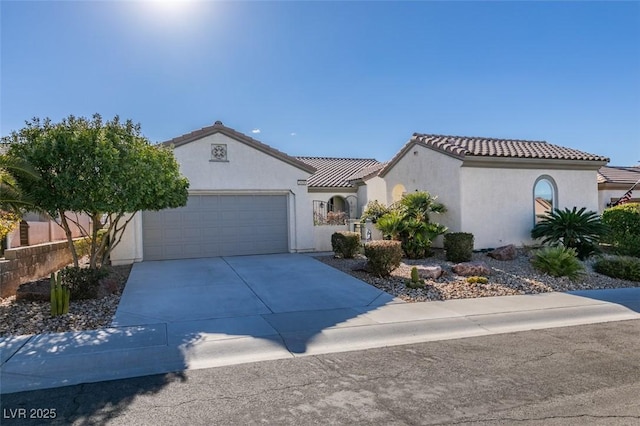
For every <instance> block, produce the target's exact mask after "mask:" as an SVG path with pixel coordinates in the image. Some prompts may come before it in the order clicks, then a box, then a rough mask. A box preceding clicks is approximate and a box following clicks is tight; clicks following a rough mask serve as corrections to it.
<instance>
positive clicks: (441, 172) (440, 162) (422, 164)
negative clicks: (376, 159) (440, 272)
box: [384, 146, 462, 246]
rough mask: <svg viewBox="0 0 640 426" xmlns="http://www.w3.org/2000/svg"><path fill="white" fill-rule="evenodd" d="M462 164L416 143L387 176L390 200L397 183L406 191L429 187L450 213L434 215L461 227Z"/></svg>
mask: <svg viewBox="0 0 640 426" xmlns="http://www.w3.org/2000/svg"><path fill="white" fill-rule="evenodd" d="M461 164H462V162H461V161H460V160H457V159H455V158H452V157H449V156H447V155H444V154H440V153H439V152H436V151H434V150H431V149H429V148H425V147H422V146H414V147H413V148H412V149H410V150H409V151H407V153H406V154H405V155H404V156H403V157H402V158H401V159H400V160H399V161H398V162H397V163H396V164H395V165H394V166H393V168H392V169H391V170H389V171H388V172H387V174H386V175H385V176H384V179H385V181H386V202H387V204H390V203H392V202H393V201H394V199H393V198H394V197H393V195H394V194H393V188H394V187H395V186H396V185H398V184H400V185H403V186H404V187H405V190H406V192H407V193H409V192H415V191H427V192H429V193H430V194H431V195H434V196H437V197H438V202H440V203H442V204H444V205H445V206H446V208H447V213H444V214H441V215H433V217H432V218H431V219H432V220H433V221H434V222H437V223H441V224H443V225H445V226H446V227H448V228H449V229H451V230H459V229H460V165H461ZM439 242H440V240H438V241H437V242H436V243H435V245H436V246H437V245H439Z"/></svg>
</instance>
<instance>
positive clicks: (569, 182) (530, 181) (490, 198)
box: [456, 167, 598, 249]
mask: <svg viewBox="0 0 640 426" xmlns="http://www.w3.org/2000/svg"><path fill="white" fill-rule="evenodd" d="M460 170H461V175H460V176H461V185H460V187H461V190H462V193H461V213H462V217H461V219H462V220H461V227H460V229H456V230H459V231H463V232H472V233H473V234H474V237H475V248H476V249H480V248H489V247H497V246H501V245H505V244H516V245H522V244H530V243H532V240H531V237H530V232H531V229H532V228H533V226H534V212H533V208H534V202H533V187H534V184H535V182H536V179H537V178H538V177H540V176H542V175H547V176H550V177H552V178H553V179H554V181H555V183H556V187H557V189H558V193H557V194H556V199H557V203H558V205H557V206H554V207H559V208H561V209H562V208H565V207H569V208H572V207H574V206H576V207H578V208H580V207H587V209H589V210H593V211H598V189H597V181H596V171H595V170H554V169H527V168H488V167H482V168H480V167H462V168H461V169H460Z"/></svg>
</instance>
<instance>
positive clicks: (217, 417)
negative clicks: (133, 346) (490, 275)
mask: <svg viewBox="0 0 640 426" xmlns="http://www.w3.org/2000/svg"><path fill="white" fill-rule="evenodd" d="M638 395H640V321H638V320H633V321H622V322H609V323H603V324H595V325H586V326H575V327H566V328H554V329H545V330H538V331H528V332H519V333H511V334H498V335H490V336H483V337H472V338H466V339H459V340H447V341H438V342H430V343H421V344H413V345H406V346H396V347H390V348H379V349H370V350H365V351H355V352H344V353H334V354H328V355H318V356H306V357H299V358H294V359H282V360H275V361H265V362H258V363H251V364H241V365H233V366H228V367H219V368H211V369H205V370H190V371H186V372H184V373H176V374H169V375H158V376H147V377H140V378H136V379H127V380H118V381H112V382H102V383H92V384H84V385H78V386H69V387H65V388H57V389H50V390H39V391H32V392H22V393H14V394H7V395H2V397H1V398H2V400H1V401H0V406H1V413H0V414H1V417H0V423H1V424H2V425H21V424H29V425H30V424H74V425H89V424H92V425H93V424H109V425H133V424H135V425H154V426H158V425H173V424H190V425H227V424H228V425H240V424H277V425H287V424H295V425H311V424H349V425H351V424H384V425H389V424H391V425H405V424H406V425H413V424H482V425H484V424H519V425H520V424H524V425H542V424H544V425H572V424H580V425H584V424H602V425H605V424H606V425H635V424H639V423H640V400H639V399H638ZM46 416H49V417H53V416H55V418H54V419H51V418H50V419H44V418H43V417H46ZM25 417H27V418H25ZM29 417H31V418H29Z"/></svg>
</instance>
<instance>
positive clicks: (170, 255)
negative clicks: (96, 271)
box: [142, 195, 289, 260]
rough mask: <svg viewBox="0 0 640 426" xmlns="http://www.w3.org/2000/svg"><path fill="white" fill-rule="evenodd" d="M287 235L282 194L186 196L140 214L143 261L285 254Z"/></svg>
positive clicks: (285, 201)
mask: <svg viewBox="0 0 640 426" xmlns="http://www.w3.org/2000/svg"><path fill="white" fill-rule="evenodd" d="M288 240H289V239H288V219H287V197H286V195H191V196H189V201H188V203H187V205H186V206H185V207H181V208H178V209H167V210H161V211H157V212H154V211H145V212H143V213H142V241H143V250H144V253H143V257H144V260H163V259H189V258H196V257H214V256H235V255H246V254H268V253H284V252H287V251H288Z"/></svg>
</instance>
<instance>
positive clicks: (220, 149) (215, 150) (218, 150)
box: [211, 144, 227, 161]
mask: <svg viewBox="0 0 640 426" xmlns="http://www.w3.org/2000/svg"><path fill="white" fill-rule="evenodd" d="M211 161H227V145H226V144H211Z"/></svg>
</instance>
